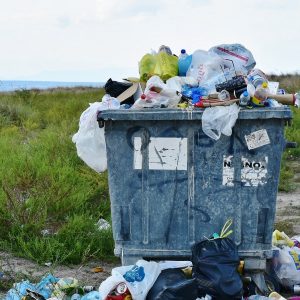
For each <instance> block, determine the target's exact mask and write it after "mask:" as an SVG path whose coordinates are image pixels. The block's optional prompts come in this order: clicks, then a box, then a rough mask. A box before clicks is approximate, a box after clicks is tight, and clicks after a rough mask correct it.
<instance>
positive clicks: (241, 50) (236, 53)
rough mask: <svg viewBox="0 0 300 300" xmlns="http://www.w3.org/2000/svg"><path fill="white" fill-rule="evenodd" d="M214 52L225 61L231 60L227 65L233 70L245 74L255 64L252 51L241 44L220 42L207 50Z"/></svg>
mask: <svg viewBox="0 0 300 300" xmlns="http://www.w3.org/2000/svg"><path fill="white" fill-rule="evenodd" d="M208 52H210V53H215V54H217V55H219V56H220V57H222V58H223V59H225V60H227V61H231V62H233V64H234V66H233V65H232V63H231V66H230V64H229V65H228V66H229V67H230V68H231V69H232V70H233V71H236V72H237V73H242V74H243V75H247V73H248V71H250V70H251V69H253V68H254V67H255V65H256V62H255V59H254V57H253V55H252V53H251V52H250V51H249V50H248V49H246V48H245V47H244V46H243V45H241V44H222V45H218V46H215V47H212V48H210V49H209V50H208Z"/></svg>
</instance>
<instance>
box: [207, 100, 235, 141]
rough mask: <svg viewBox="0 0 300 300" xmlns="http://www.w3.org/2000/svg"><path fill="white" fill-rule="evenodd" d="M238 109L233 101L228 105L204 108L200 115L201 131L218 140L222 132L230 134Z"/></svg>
mask: <svg viewBox="0 0 300 300" xmlns="http://www.w3.org/2000/svg"><path fill="white" fill-rule="evenodd" d="M239 111H240V109H239V107H238V106H237V105H236V104H235V103H234V104H232V105H229V106H216V107H209V108H206V109H205V110H204V112H203V115H202V130H203V132H204V133H205V134H206V135H208V136H209V137H210V138H212V139H214V140H218V139H219V138H220V137H221V134H222V133H223V134H224V135H227V136H231V134H232V127H233V126H234V124H235V122H236V120H237V118H238V115H239Z"/></svg>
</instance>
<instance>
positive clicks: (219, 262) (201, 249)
mask: <svg viewBox="0 0 300 300" xmlns="http://www.w3.org/2000/svg"><path fill="white" fill-rule="evenodd" d="M239 261H240V259H239V255H238V250H237V247H236V245H235V244H234V242H233V241H232V240H231V239H229V238H218V239H213V240H204V241H202V242H199V243H197V244H195V245H194V246H193V247H192V263H193V278H195V279H196V280H197V284H198V291H199V293H198V296H199V297H202V296H205V295H206V294H209V295H211V296H213V297H214V298H215V299H222V300H233V299H241V298H242V295H243V283H242V280H241V277H240V275H239V274H238V272H237V267H238V265H239Z"/></svg>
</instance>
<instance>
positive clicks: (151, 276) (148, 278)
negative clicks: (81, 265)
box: [99, 260, 161, 300]
mask: <svg viewBox="0 0 300 300" xmlns="http://www.w3.org/2000/svg"><path fill="white" fill-rule="evenodd" d="M160 272H161V268H160V265H159V264H158V263H156V262H154V261H150V262H148V261H145V260H139V261H137V263H136V264H135V265H134V266H133V265H131V266H123V267H118V268H114V269H112V271H111V276H110V277H108V278H107V279H106V280H104V281H103V282H102V283H101V284H100V287H99V293H100V296H101V299H106V297H107V295H109V293H110V292H111V291H113V290H114V289H115V288H116V287H117V285H118V284H119V283H121V282H124V283H125V284H126V285H127V287H128V289H129V291H130V293H131V295H132V299H134V300H144V299H146V296H147V294H148V291H149V290H150V289H151V287H152V286H153V284H154V283H155V281H156V279H157V277H158V276H159V274H160Z"/></svg>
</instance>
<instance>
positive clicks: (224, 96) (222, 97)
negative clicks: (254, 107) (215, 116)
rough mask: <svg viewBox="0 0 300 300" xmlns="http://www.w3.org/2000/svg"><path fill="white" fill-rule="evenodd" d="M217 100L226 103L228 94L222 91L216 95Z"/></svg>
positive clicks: (228, 97) (228, 98)
mask: <svg viewBox="0 0 300 300" xmlns="http://www.w3.org/2000/svg"><path fill="white" fill-rule="evenodd" d="M218 99H219V100H220V101H228V100H230V94H229V92H228V91H226V90H222V91H221V92H220V93H219V94H218Z"/></svg>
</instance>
